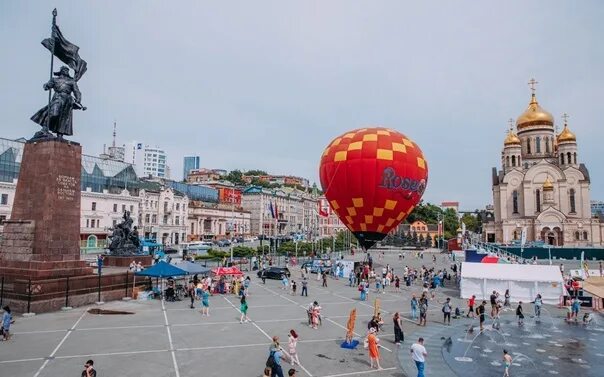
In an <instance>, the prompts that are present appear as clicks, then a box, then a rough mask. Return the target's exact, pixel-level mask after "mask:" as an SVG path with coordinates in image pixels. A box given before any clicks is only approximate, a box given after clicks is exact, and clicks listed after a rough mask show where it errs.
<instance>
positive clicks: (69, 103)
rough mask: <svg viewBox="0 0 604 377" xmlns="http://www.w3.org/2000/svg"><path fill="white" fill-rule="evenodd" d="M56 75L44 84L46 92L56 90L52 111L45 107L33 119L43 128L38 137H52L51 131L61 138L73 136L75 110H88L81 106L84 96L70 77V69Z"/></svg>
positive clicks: (63, 69)
mask: <svg viewBox="0 0 604 377" xmlns="http://www.w3.org/2000/svg"><path fill="white" fill-rule="evenodd" d="M54 75H55V76H57V77H56V78H52V79H51V80H50V81H48V82H47V83H46V84H44V90H50V89H53V90H54V95H53V96H52V100H51V101H50V109H49V107H48V106H44V107H43V108H41V109H40V110H38V112H37V113H35V114H34V115H33V116H32V117H31V120H33V121H34V122H36V123H38V124H39V125H40V126H42V131H41V133H42V134H40V133H38V134H36V137H43V136H52V135H50V134H49V133H48V131H49V130H50V131H52V132H54V133H56V134H57V136H58V137H59V138H63V135H73V116H72V112H73V109H76V110H86V108H85V107H84V106H82V104H81V100H82V94H81V93H80V90H79V89H78V84H77V81H76V80H75V79H74V78H73V77H71V76H70V75H69V68H67V67H66V66H63V67H61V69H60V70H59V72H54ZM72 93H73V96H72ZM48 117H50V119H48ZM47 125H48V127H47Z"/></svg>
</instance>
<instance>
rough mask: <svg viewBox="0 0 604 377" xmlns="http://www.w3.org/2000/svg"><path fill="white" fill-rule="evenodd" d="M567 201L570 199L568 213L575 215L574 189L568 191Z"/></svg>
mask: <svg viewBox="0 0 604 377" xmlns="http://www.w3.org/2000/svg"><path fill="white" fill-rule="evenodd" d="M569 196H570V197H569V199H570V213H575V212H576V211H575V210H576V208H575V189H572V188H571V189H570V195H569Z"/></svg>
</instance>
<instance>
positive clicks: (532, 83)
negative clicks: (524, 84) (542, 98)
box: [528, 79, 539, 94]
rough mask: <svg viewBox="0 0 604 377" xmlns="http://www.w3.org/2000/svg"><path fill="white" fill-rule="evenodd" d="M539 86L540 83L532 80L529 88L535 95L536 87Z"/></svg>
mask: <svg viewBox="0 0 604 377" xmlns="http://www.w3.org/2000/svg"><path fill="white" fill-rule="evenodd" d="M537 84H539V81H537V80H535V79H530V80H529V82H528V86H529V87H530V88H531V92H532V93H533V94H535V85H537Z"/></svg>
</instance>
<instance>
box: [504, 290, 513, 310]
mask: <svg viewBox="0 0 604 377" xmlns="http://www.w3.org/2000/svg"><path fill="white" fill-rule="evenodd" d="M503 307H504V308H511V307H512V305H511V304H510V290H509V289H506V290H505V295H504V301H503Z"/></svg>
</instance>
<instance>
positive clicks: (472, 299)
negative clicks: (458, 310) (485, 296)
mask: <svg viewBox="0 0 604 377" xmlns="http://www.w3.org/2000/svg"><path fill="white" fill-rule="evenodd" d="M475 303H476V295H472V297H470V299H469V300H468V314H467V315H466V317H470V316H472V318H474V304H475Z"/></svg>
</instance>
